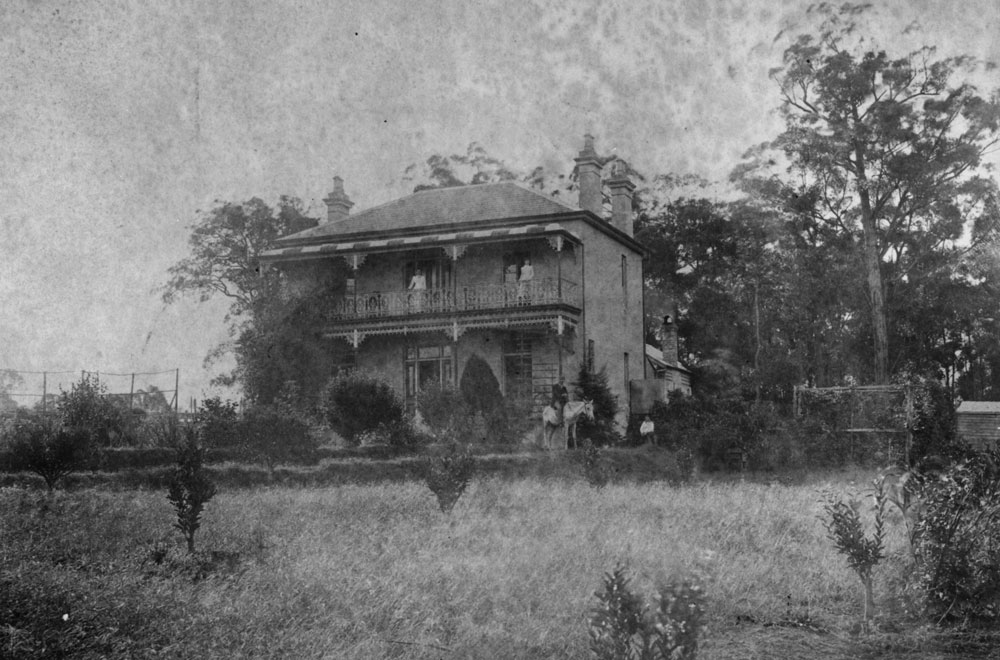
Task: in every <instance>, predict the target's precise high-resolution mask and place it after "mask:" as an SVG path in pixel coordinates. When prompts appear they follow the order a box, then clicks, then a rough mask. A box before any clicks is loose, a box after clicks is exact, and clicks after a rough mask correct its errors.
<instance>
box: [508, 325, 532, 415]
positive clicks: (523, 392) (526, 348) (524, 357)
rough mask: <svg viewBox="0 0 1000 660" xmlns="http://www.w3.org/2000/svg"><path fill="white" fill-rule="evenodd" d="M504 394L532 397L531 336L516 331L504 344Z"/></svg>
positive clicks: (523, 399) (511, 396) (514, 397)
mask: <svg viewBox="0 0 1000 660" xmlns="http://www.w3.org/2000/svg"><path fill="white" fill-rule="evenodd" d="M503 373H504V396H506V397H508V398H511V399H518V400H521V401H526V400H530V399H531V336H530V335H527V334H525V333H521V332H515V333H512V334H510V335H508V336H507V338H506V340H505V341H504V346H503Z"/></svg>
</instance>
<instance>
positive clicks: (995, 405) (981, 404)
mask: <svg viewBox="0 0 1000 660" xmlns="http://www.w3.org/2000/svg"><path fill="white" fill-rule="evenodd" d="M958 412H960V413H995V414H1000V401H963V402H962V403H960V404H959V406H958Z"/></svg>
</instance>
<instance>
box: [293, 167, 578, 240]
mask: <svg viewBox="0 0 1000 660" xmlns="http://www.w3.org/2000/svg"><path fill="white" fill-rule="evenodd" d="M573 211H577V212H579V211H580V209H579V208H578V207H575V206H571V205H569V204H566V203H564V202H561V201H559V200H556V199H554V198H552V197H549V196H547V195H543V194H540V193H538V192H536V191H534V190H532V189H530V188H528V187H526V186H523V185H521V184H519V183H515V182H512V181H505V182H502V183H484V184H479V185H469V186H457V187H454V188H434V189H431V190H422V191H420V192H417V193H413V194H412V195H407V196H406V197H401V198H400V199H397V200H393V201H391V202H387V203H385V204H381V205H379V206H374V207H372V208H370V209H365V210H364V211H361V212H359V213H355V214H352V215H350V216H348V217H347V219H346V220H343V221H341V222H334V223H329V224H321V225H319V226H318V227H313V228H311V229H307V230H305V231H301V232H298V233H296V234H291V235H289V236H286V237H284V238H282V239H280V240H281V241H301V240H309V239H318V238H323V237H327V236H330V237H333V236H339V235H342V234H357V233H366V232H380V231H393V230H400V229H419V228H421V227H433V226H436V225H442V224H457V223H467V222H482V221H488V220H500V219H517V218H531V217H539V216H546V215H552V214H554V213H567V212H573Z"/></svg>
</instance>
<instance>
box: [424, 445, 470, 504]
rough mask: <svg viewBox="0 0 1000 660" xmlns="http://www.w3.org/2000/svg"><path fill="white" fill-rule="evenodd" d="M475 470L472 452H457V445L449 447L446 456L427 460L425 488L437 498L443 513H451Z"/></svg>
mask: <svg viewBox="0 0 1000 660" xmlns="http://www.w3.org/2000/svg"><path fill="white" fill-rule="evenodd" d="M475 469H476V459H475V458H474V457H473V456H472V451H471V450H469V449H466V450H465V451H464V452H463V451H459V449H458V445H457V444H455V445H453V446H452V447H451V449H450V450H449V451H448V453H447V454H445V455H443V456H441V457H439V458H436V459H434V458H432V459H429V460H428V463H427V475H426V477H427V487H428V488H430V489H431V491H432V492H433V493H434V495H436V496H437V501H438V506H439V507H440V508H441V511H442V512H443V513H451V510H452V509H453V508H455V503H456V502H458V498H460V497H461V496H462V493H464V492H465V489H466V488H467V487H468V485H469V482H470V481H471V480H472V475H473V473H474V472H475Z"/></svg>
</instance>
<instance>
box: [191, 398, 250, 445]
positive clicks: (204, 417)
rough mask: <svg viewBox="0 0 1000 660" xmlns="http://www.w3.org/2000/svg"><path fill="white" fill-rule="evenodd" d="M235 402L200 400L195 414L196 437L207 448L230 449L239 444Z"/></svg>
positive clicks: (216, 399) (213, 399) (211, 399)
mask: <svg viewBox="0 0 1000 660" xmlns="http://www.w3.org/2000/svg"><path fill="white" fill-rule="evenodd" d="M236 405H237V404H236V402H235V401H230V400H228V399H227V400H225V401H223V400H222V399H221V398H220V397H217V396H215V397H210V398H207V399H204V400H202V402H201V405H200V406H198V412H197V413H195V417H194V423H195V426H196V427H197V429H198V435H199V437H200V438H201V440H202V442H204V443H205V444H206V445H207V446H209V447H230V446H232V445H234V444H237V443H238V442H239V423H238V422H239V416H238V415H237V413H236Z"/></svg>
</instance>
